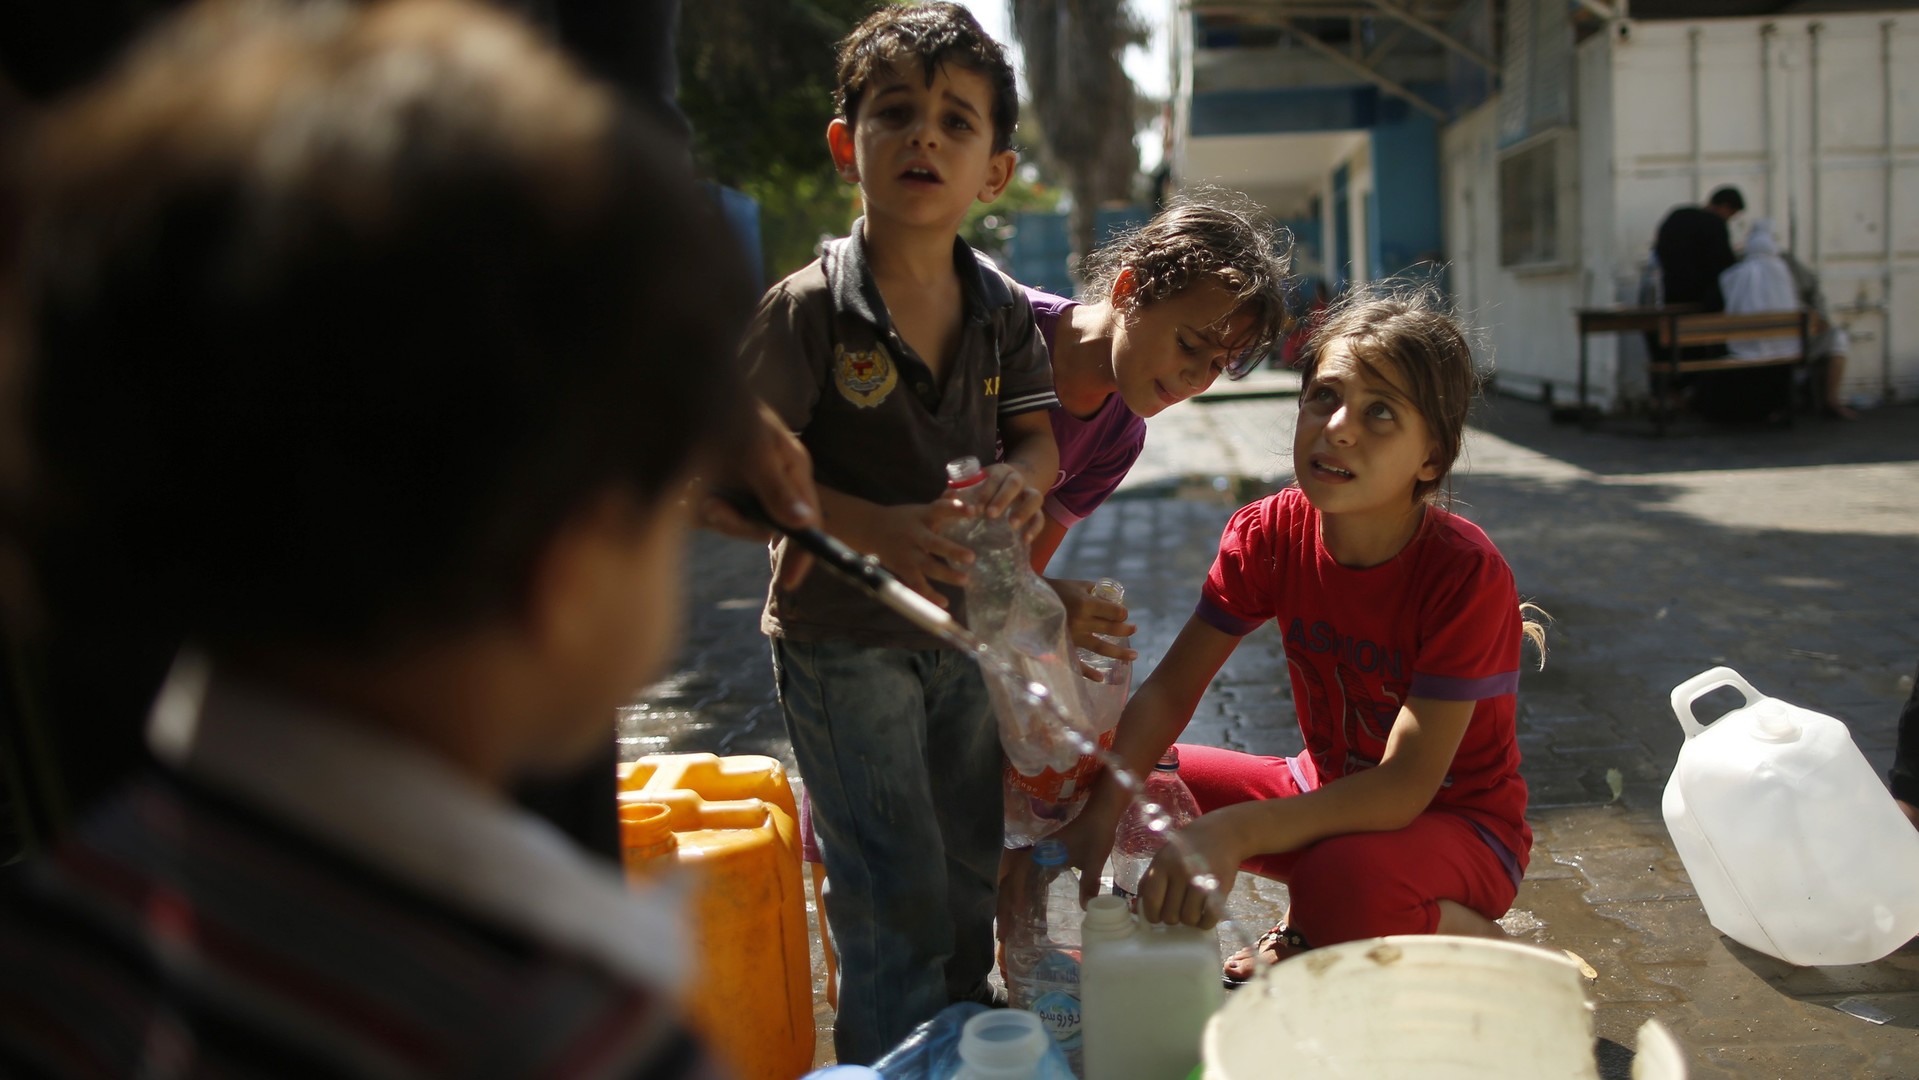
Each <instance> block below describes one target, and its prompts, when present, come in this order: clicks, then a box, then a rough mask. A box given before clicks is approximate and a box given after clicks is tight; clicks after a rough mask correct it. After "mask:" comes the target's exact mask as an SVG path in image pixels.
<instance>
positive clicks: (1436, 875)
mask: <svg viewBox="0 0 1919 1080" xmlns="http://www.w3.org/2000/svg"><path fill="white" fill-rule="evenodd" d="M1304 374H1305V380H1304V385H1303V388H1302V390H1301V393H1300V401H1299V424H1298V429H1297V431H1296V433H1295V435H1294V440H1293V455H1294V470H1295V474H1296V476H1297V481H1296V485H1295V486H1293V487H1289V488H1287V489H1286V490H1284V491H1281V492H1280V493H1278V494H1276V495H1273V496H1270V497H1268V498H1266V499H1262V500H1261V501H1259V502H1256V503H1254V504H1252V505H1251V506H1247V507H1245V508H1243V509H1241V510H1240V511H1239V512H1238V513H1236V514H1235V515H1234V516H1233V519H1232V521H1231V523H1230V524H1228V525H1227V527H1226V531H1225V534H1224V535H1223V536H1222V538H1221V541H1220V550H1219V555H1218V558H1217V559H1216V561H1215V562H1214V564H1213V569H1212V571H1211V572H1210V573H1209V574H1208V575H1207V580H1206V584H1205V586H1204V587H1203V589H1202V591H1201V595H1200V602H1199V606H1198V608H1197V610H1196V611H1195V612H1194V614H1193V616H1192V618H1191V619H1189V620H1188V621H1187V623H1186V626H1185V628H1184V629H1182V630H1181V631H1180V634H1179V637H1178V639H1177V640H1175V641H1174V643H1173V646H1172V649H1171V650H1170V651H1169V652H1168V653H1167V654H1166V658H1165V659H1164V660H1163V661H1161V662H1160V664H1159V666H1158V667H1157V668H1156V669H1155V670H1154V671H1153V673H1152V675H1151V677H1149V678H1148V679H1147V680H1146V682H1145V684H1144V685H1143V686H1142V687H1141V688H1140V690H1139V692H1138V693H1137V694H1136V695H1135V696H1134V697H1133V700H1132V701H1131V702H1130V703H1129V704H1128V705H1127V707H1126V712H1125V714H1124V716H1123V717H1122V718H1121V720H1120V724H1119V729H1118V734H1117V737H1116V739H1115V742H1114V746H1113V750H1114V751H1115V752H1116V753H1117V754H1118V755H1119V757H1120V760H1121V761H1123V762H1124V763H1125V764H1126V766H1127V768H1128V769H1130V770H1133V771H1134V772H1135V773H1136V774H1137V773H1142V772H1144V770H1146V769H1148V768H1150V767H1151V766H1152V764H1153V762H1155V761H1156V760H1158V758H1159V757H1160V755H1161V754H1162V753H1164V752H1165V750H1166V748H1167V747H1168V746H1169V745H1170V744H1172V742H1173V740H1174V738H1175V737H1176V736H1178V734H1179V733H1180V732H1181V731H1182V730H1184V729H1185V727H1186V724H1187V723H1188V721H1190V720H1191V719H1192V716H1193V711H1194V709H1195V708H1196V707H1197V706H1198V705H1199V702H1200V698H1201V696H1202V695H1203V694H1204V693H1205V691H1206V688H1207V686H1208V685H1209V684H1210V683H1211V682H1212V679H1213V677H1214V676H1215V675H1217V674H1218V673H1219V670H1220V668H1221V667H1222V666H1223V665H1224V664H1225V662H1226V659H1227V657H1228V656H1230V655H1231V654H1232V652H1233V650H1234V648H1236V647H1237V646H1238V644H1239V642H1240V639H1241V638H1242V637H1244V636H1245V635H1246V634H1248V633H1250V632H1251V631H1252V630H1253V629H1254V628H1256V627H1257V626H1259V625H1260V624H1261V623H1263V622H1264V621H1266V620H1267V619H1269V618H1271V619H1276V620H1277V621H1278V624H1279V628H1280V632H1281V634H1282V635H1283V637H1284V640H1285V645H1286V656H1287V666H1288V668H1289V669H1290V671H1291V676H1292V683H1293V691H1294V693H1293V699H1294V702H1295V705H1296V708H1297V712H1298V714H1299V723H1300V730H1301V732H1302V733H1303V735H1304V736H1305V743H1306V750H1305V752H1304V753H1302V754H1300V755H1298V756H1297V757H1294V758H1270V757H1257V756H1254V755H1251V754H1242V753H1237V752H1234V751H1229V750H1221V749H1216V748H1212V747H1200V746H1182V747H1180V775H1181V776H1182V778H1184V779H1185V781H1186V783H1187V784H1188V786H1190V787H1191V788H1192V789H1193V793H1194V795H1195V796H1196V797H1197V798H1198V801H1199V805H1200V809H1201V810H1202V811H1203V813H1202V816H1201V817H1200V818H1199V819H1198V820H1196V821H1194V822H1193V823H1192V824H1190V825H1188V826H1187V827H1186V828H1184V829H1183V830H1181V834H1180V835H1181V836H1182V837H1183V838H1184V840H1185V843H1186V846H1187V847H1189V848H1190V850H1191V851H1192V852H1193V853H1195V854H1197V855H1198V856H1200V857H1201V858H1203V859H1204V860H1205V864H1206V865H1207V866H1209V867H1211V868H1212V870H1213V872H1214V874H1215V875H1216V876H1217V879H1218V880H1217V885H1216V887H1214V888H1212V889H1207V888H1204V887H1202V886H1201V885H1200V884H1199V883H1197V882H1196V881H1194V880H1193V876H1192V875H1191V873H1190V871H1187V870H1185V869H1184V868H1183V866H1184V864H1183V862H1182V857H1181V853H1180V852H1179V851H1177V850H1175V848H1174V846H1172V845H1169V846H1168V847H1167V848H1166V849H1163V850H1162V851H1161V853H1160V855H1159V856H1158V857H1157V858H1156V859H1155V860H1154V862H1153V864H1152V866H1151V867H1150V868H1149V869H1148V871H1147V873H1146V875H1145V877H1144V878H1143V879H1142V881H1141V883H1140V894H1139V906H1140V911H1141V914H1142V915H1143V916H1144V917H1145V918H1147V919H1148V920H1152V921H1157V922H1166V923H1181V922H1183V923H1189V924H1193V925H1198V926H1211V925H1212V924H1213V923H1214V922H1216V921H1217V920H1218V918H1219V916H1220V909H1221V904H1220V900H1221V899H1222V898H1223V897H1224V896H1225V895H1226V894H1227V893H1228V892H1230V891H1231V889H1232V883H1233V879H1234V877H1235V875H1236V874H1237V872H1238V871H1239V870H1240V869H1242V868H1243V869H1247V870H1250V871H1252V872H1254V873H1259V874H1262V875H1265V876H1270V877H1275V878H1279V879H1280V880H1284V881H1286V882H1287V883H1288V885H1289V892H1290V895H1291V899H1292V907H1291V910H1290V911H1289V912H1288V917H1287V921H1286V923H1285V924H1283V925H1282V926H1280V927H1275V928H1274V930H1273V932H1272V933H1269V934H1267V935H1266V936H1264V937H1262V938H1261V939H1260V943H1259V946H1258V950H1259V952H1261V953H1263V954H1264V955H1265V956H1266V957H1267V958H1269V959H1278V958H1281V957H1284V956H1285V955H1287V954H1288V953H1289V951H1292V950H1296V949H1299V948H1303V947H1306V945H1307V943H1309V942H1310V943H1311V944H1314V945H1329V944H1333V943H1336V942H1340V941H1348V940H1353V939H1356V938H1362V937H1373V936H1378V935H1383V934H1403V933H1447V934H1477V935H1486V936H1501V935H1502V933H1503V932H1502V931H1501V930H1500V929H1499V926H1498V924H1497V923H1495V922H1494V920H1495V919H1497V918H1498V917H1499V916H1501V915H1503V914H1504V913H1505V912H1506V909H1507V908H1508V907H1509V906H1510V905H1511V903H1512V899H1513V896H1514V894H1515V892H1516V890H1517V888H1518V884H1519V878H1520V875H1521V874H1522V873H1523V872H1524V869H1525V865H1526V858H1527V856H1528V854H1529V853H1530V850H1531V846H1532V834H1531V830H1530V829H1529V828H1527V826H1526V821H1525V808H1526V786H1525V782H1524V781H1523V780H1521V779H1520V776H1519V749H1518V744H1517V741H1516V739H1515V737H1514V730H1513V701H1514V691H1515V690H1516V688H1517V686H1518V681H1519V663H1520V643H1521V639H1522V637H1531V638H1533V639H1534V641H1535V643H1536V644H1540V645H1542V646H1543V641H1544V634H1543V631H1542V630H1541V628H1540V627H1539V626H1538V624H1536V623H1532V622H1528V621H1526V620H1525V617H1524V613H1523V611H1522V609H1521V605H1520V604H1519V601H1518V596H1517V593H1516V591H1515V589H1514V585H1513V578H1512V572H1511V570H1510V569H1508V568H1507V566H1506V562H1505V560H1504V559H1503V558H1502V557H1501V556H1500V554H1499V552H1498V550H1497V549H1496V548H1494V546H1493V544H1492V542H1491V541H1490V540H1488V539H1487V538H1486V535H1485V533H1483V532H1481V531H1480V530H1479V529H1478V527H1476V526H1474V525H1473V524H1472V523H1470V522H1468V521H1466V520H1465V519H1463V518H1460V517H1457V516H1456V515H1454V514H1452V513H1450V512H1449V511H1448V510H1446V509H1445V508H1444V507H1443V506H1442V505H1441V503H1442V502H1443V500H1442V499H1441V498H1439V496H1440V494H1441V492H1442V491H1443V486H1444V481H1445V478H1446V475H1447V473H1448V472H1449V471H1450V469H1451V468H1452V465H1453V462H1454V460H1455V459H1456V458H1457V457H1458V456H1459V448H1460V442H1461V439H1462V436H1463V433H1464V430H1465V424H1466V414H1467V410H1468V407H1469V405H1470V403H1471V401H1472V399H1473V398H1474V396H1476V394H1477V393H1478V390H1479V384H1480V376H1479V373H1478V371H1477V370H1476V368H1475V367H1474V365H1473V357H1472V350H1471V348H1470V347H1469V346H1468V344H1467V342H1466V338H1465V335H1464V333H1463V332H1462V330H1461V328H1460V326H1459V324H1458V322H1457V321H1456V320H1455V319H1454V318H1453V317H1452V316H1450V315H1448V314H1446V313H1445V312H1444V311H1443V310H1442V309H1441V307H1440V306H1439V304H1438V302H1437V301H1436V300H1435V299H1434V294H1433V293H1432V292H1431V291H1430V290H1415V291H1409V292H1406V293H1402V294H1396V295H1387V296H1379V295H1367V296H1361V297H1358V298H1352V299H1348V300H1346V301H1344V302H1342V303H1341V304H1340V305H1338V306H1336V307H1335V308H1334V309H1332V310H1331V311H1330V312H1329V313H1328V316H1327V318H1326V320H1325V322H1324V323H1323V324H1322V326H1321V327H1320V328H1319V330H1318V332H1317V333H1315V334H1314V335H1313V337H1312V338H1311V340H1310V341H1309V342H1308V343H1307V346H1306V349H1305V371H1304ZM1127 798H1128V796H1127V794H1126V792H1125V790H1124V789H1123V788H1121V787H1120V785H1118V784H1117V783H1115V782H1114V781H1113V779H1112V778H1111V777H1110V776H1102V777H1101V778H1100V780H1099V781H1098V782H1097V784H1096V787H1095V790H1094V792H1093V795H1092V797H1091V799H1090V801H1089V803H1088V806H1087V808H1086V810H1085V811H1083V812H1082V813H1081V815H1080V817H1079V818H1078V819H1077V820H1076V821H1074V822H1073V823H1071V824H1069V825H1068V826H1067V827H1066V828H1065V829H1064V830H1062V832H1061V833H1060V839H1062V840H1065V841H1066V842H1067V845H1068V847H1069V848H1070V849H1071V850H1072V853H1073V855H1074V856H1075V858H1074V863H1075V865H1077V866H1080V867H1081V868H1083V869H1084V868H1097V867H1099V866H1100V865H1101V863H1102V862H1103V861H1104V860H1105V858H1106V855H1107V852H1108V850H1109V849H1110V847H1111V845H1112V842H1113V830H1114V826H1115V824H1116V823H1117V821H1118V819H1119V817H1120V815H1121V813H1122V811H1123V810H1124V808H1125V805H1126V802H1127ZM1084 881H1085V882H1086V888H1087V890H1088V891H1089V892H1090V891H1092V890H1093V889H1095V888H1097V884H1098V875H1097V874H1096V873H1088V874H1086V875H1085V876H1084ZM1253 960H1254V958H1253V957H1252V956H1249V955H1246V954H1241V955H1240V956H1237V957H1235V958H1234V959H1233V961H1230V962H1229V963H1228V965H1227V974H1228V976H1229V977H1231V978H1235V979H1242V978H1245V977H1247V976H1249V975H1250V974H1251V973H1252V966H1253Z"/></svg>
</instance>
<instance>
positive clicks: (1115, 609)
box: [1046, 578, 1139, 678]
mask: <svg viewBox="0 0 1919 1080" xmlns="http://www.w3.org/2000/svg"><path fill="white" fill-rule="evenodd" d="M1046 584H1048V585H1051V586H1052V587H1053V591H1054V592H1056V593H1058V594H1059V600H1060V603H1061V604H1063V605H1065V607H1066V629H1067V631H1068V632H1069V633H1071V634H1072V635H1073V644H1074V645H1077V646H1078V647H1080V648H1082V649H1085V650H1087V651H1088V652H1093V653H1097V654H1099V655H1100V656H1110V657H1112V658H1113V659H1115V660H1136V659H1138V658H1139V652H1138V651H1137V650H1135V649H1129V648H1127V647H1126V646H1124V645H1121V644H1119V643H1118V642H1115V641H1108V640H1106V638H1121V637H1127V636H1130V635H1131V634H1133V633H1134V632H1136V631H1137V630H1138V629H1139V628H1138V627H1137V626H1134V625H1133V624H1132V623H1130V622H1127V621H1126V615H1127V611H1126V605H1125V604H1117V603H1114V602H1113V601H1111V600H1101V599H1099V598H1098V597H1096V596H1094V595H1093V583H1092V582H1090V581H1055V580H1053V579H1052V578H1047V579H1046ZM1100 635H1105V637H1101V636H1100ZM1080 674H1082V675H1085V676H1086V677H1088V678H1093V677H1095V674H1094V673H1093V672H1092V671H1091V670H1090V669H1088V668H1086V667H1084V666H1082V667H1081V668H1080Z"/></svg>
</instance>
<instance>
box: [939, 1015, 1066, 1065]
mask: <svg viewBox="0 0 1919 1080" xmlns="http://www.w3.org/2000/svg"><path fill="white" fill-rule="evenodd" d="M1051 1038H1052V1036H1050V1035H1048V1034H1047V1033H1046V1026H1045V1024H1043V1023H1042V1022H1041V1021H1040V1018H1039V1017H1038V1016H1037V1015H1036V1014H1034V1013H1030V1012H1027V1011H1026V1010H1024V1009H993V1010H991V1011H990V1012H983V1013H980V1014H979V1015H978V1016H975V1017H973V1018H972V1019H971V1020H968V1021H967V1022H966V1026H965V1027H963V1028H961V1029H960V1043H959V1055H960V1060H961V1061H963V1062H965V1063H966V1073H967V1074H968V1075H969V1076H977V1077H981V1078H988V1077H991V1078H996V1080H997V1078H1005V1080H1030V1077H1032V1075H1033V1073H1034V1071H1035V1069H1034V1066H1036V1065H1038V1064H1039V1062H1040V1059H1041V1058H1044V1057H1045V1056H1046V1044H1047V1042H1048V1040H1050V1039H1051Z"/></svg>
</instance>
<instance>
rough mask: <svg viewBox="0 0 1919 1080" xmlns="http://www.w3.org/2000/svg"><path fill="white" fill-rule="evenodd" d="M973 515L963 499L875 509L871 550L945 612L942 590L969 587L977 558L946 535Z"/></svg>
mask: <svg viewBox="0 0 1919 1080" xmlns="http://www.w3.org/2000/svg"><path fill="white" fill-rule="evenodd" d="M969 513H970V511H968V510H967V508H966V506H965V505H964V504H963V503H961V502H960V501H959V500H958V499H954V498H948V497H944V496H942V497H941V498H938V499H934V500H933V501H932V502H929V503H901V504H899V505H897V506H880V507H875V508H874V509H873V511H872V517H871V519H870V522H869V524H868V527H867V528H866V529H865V530H863V533H864V536H863V539H864V540H865V544H864V547H865V548H866V550H867V551H868V552H869V553H870V554H872V555H873V556H875V557H876V558H878V559H879V561H880V565H881V566H884V567H886V568H887V569H888V570H890V571H892V572H893V576H895V577H897V578H899V579H900V581H901V582H902V583H903V584H904V585H905V586H906V587H907V588H909V589H912V590H913V591H914V592H916V593H919V594H920V595H921V596H924V597H926V598H927V599H928V600H931V601H932V602H933V603H935V604H938V605H939V606H940V607H942V608H944V607H947V606H949V605H948V603H947V600H946V597H945V596H944V595H942V594H941V593H940V591H939V590H938V589H937V588H935V585H936V584H939V585H965V584H966V567H967V566H969V565H971V564H972V562H973V553H972V552H971V551H970V550H968V549H967V547H966V545H965V544H962V543H960V542H958V541H957V540H952V539H949V538H948V537H947V536H945V535H944V530H945V528H946V525H947V523H948V522H951V521H956V520H958V519H960V518H964V517H966V516H967V515H968V514H969Z"/></svg>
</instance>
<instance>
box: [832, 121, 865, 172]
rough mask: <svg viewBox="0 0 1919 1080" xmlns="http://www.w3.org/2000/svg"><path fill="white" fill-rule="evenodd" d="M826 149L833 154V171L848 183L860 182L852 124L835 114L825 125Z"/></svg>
mask: <svg viewBox="0 0 1919 1080" xmlns="http://www.w3.org/2000/svg"><path fill="white" fill-rule="evenodd" d="M826 151H827V153H829V154H832V155H833V171H834V172H837V173H839V174H840V179H841V180H844V181H846V182H847V183H849V184H857V183H859V182H860V163H859V158H858V155H857V154H855V153H854V150H853V126H852V125H851V124H848V123H847V122H846V120H845V118H844V117H839V116H835V117H834V118H833V120H832V122H831V123H829V124H827V125H826Z"/></svg>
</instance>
